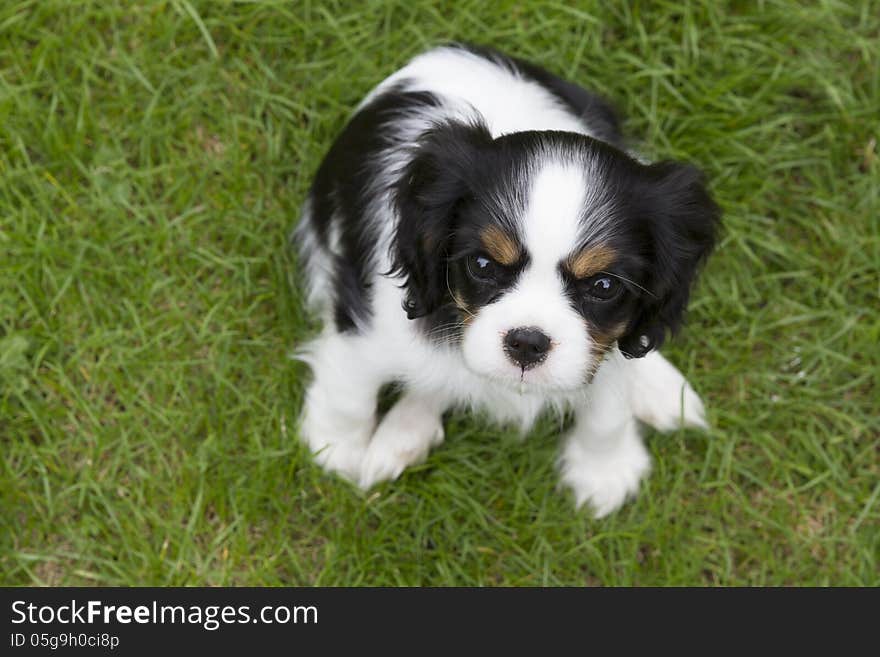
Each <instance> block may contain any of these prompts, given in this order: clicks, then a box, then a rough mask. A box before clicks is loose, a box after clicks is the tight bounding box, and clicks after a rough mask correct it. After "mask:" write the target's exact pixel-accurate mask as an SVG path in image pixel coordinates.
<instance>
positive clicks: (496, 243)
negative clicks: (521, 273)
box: [480, 226, 520, 267]
mask: <svg viewBox="0 0 880 657" xmlns="http://www.w3.org/2000/svg"><path fill="white" fill-rule="evenodd" d="M480 242H482V244H483V248H484V249H486V253H488V254H489V255H490V256H491V257H492V259H493V260H494V261H495V262H497V263H498V264H500V265H504V266H506V267H510V266H511V265H515V264H516V263H517V261H519V258H520V248H519V245H518V244H517V243H516V240H514V239H513V238H512V237H511V236H510V235H508V234H507V233H505V232H504V231H503V230H502V229H501V228H499V227H498V226H488V227H486V228H484V229H483V231H482V232H481V233H480Z"/></svg>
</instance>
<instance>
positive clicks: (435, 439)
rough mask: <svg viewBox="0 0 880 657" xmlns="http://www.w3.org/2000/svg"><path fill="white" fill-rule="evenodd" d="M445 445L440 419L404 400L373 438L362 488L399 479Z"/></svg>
mask: <svg viewBox="0 0 880 657" xmlns="http://www.w3.org/2000/svg"><path fill="white" fill-rule="evenodd" d="M441 442H443V424H442V423H441V419H440V416H439V415H438V414H437V413H434V412H432V411H431V410H430V409H428V408H426V407H425V406H423V405H421V404H419V403H418V402H417V401H415V400H410V399H407V398H404V399H401V400H400V401H399V402H398V403H397V405H395V406H394V407H393V408H392V409H391V410H390V411H388V414H387V415H386V416H385V418H384V419H383V420H382V422H381V423H380V424H379V428H378V429H376V433H375V434H373V438H372V440H371V441H370V445H369V447H368V448H367V452H366V454H365V456H364V460H363V466H362V468H361V473H360V486H361V488H363V489H365V490H366V489H367V488H370V487H371V486H374V485H375V484H378V483H379V482H381V481H386V480H389V479H397V477H399V476H400V474H401V473H402V472H403V471H404V470H405V469H406V468H408V467H409V466H411V465H416V464H417V463H421V462H422V461H424V460H425V459H426V458H427V457H428V452H429V451H430V450H431V448H432V447H434V446H435V445H439V444H440V443H441Z"/></svg>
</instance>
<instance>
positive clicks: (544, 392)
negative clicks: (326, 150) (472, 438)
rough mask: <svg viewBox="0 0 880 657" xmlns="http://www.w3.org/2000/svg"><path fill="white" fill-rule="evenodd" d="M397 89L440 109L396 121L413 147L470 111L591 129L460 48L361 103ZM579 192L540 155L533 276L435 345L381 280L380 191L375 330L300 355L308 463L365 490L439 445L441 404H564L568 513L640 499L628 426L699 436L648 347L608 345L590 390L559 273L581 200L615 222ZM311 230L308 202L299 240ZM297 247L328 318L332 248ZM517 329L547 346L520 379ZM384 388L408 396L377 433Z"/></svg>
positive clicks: (530, 220)
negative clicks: (451, 342) (451, 339)
mask: <svg viewBox="0 0 880 657" xmlns="http://www.w3.org/2000/svg"><path fill="white" fill-rule="evenodd" d="M401 81H406V82H405V84H406V85H407V87H408V88H412V89H416V90H425V91H431V92H433V93H435V94H436V95H437V96H438V97H440V98H441V99H442V105H441V107H439V108H437V109H436V112H435V114H434V115H432V116H413V117H401V120H400V123H399V124H396V125H395V129H396V130H401V131H403V133H404V134H406V135H411V137H412V139H413V140H414V139H415V138H416V137H417V136H418V135H419V134H420V133H421V132H422V131H423V130H424V129H425V128H427V127H428V126H429V125H430V123H431V122H432V121H433V120H436V119H439V118H442V117H444V116H447V117H448V116H459V117H461V116H467V115H472V114H473V113H474V112H478V113H479V114H480V115H481V117H482V118H483V119H484V120H485V122H486V123H487V125H488V126H489V128H490V130H491V132H492V134H493V135H494V136H498V135H500V134H504V133H508V132H514V131H518V130H535V129H538V130H567V131H573V132H581V133H585V134H589V126H587V125H585V124H584V123H583V122H582V121H581V120H580V119H578V118H576V117H574V116H572V115H571V114H569V113H568V112H567V111H566V110H565V109H564V108H563V107H561V106H560V104H559V103H558V102H557V101H556V99H555V98H553V97H552V96H551V95H550V94H549V93H548V92H547V91H546V90H544V89H543V88H542V87H540V86H539V85H537V84H535V83H533V82H530V81H528V80H524V79H522V78H520V77H519V76H517V75H515V74H514V73H512V72H511V71H509V70H507V69H506V68H504V67H500V66H498V65H495V64H493V63H491V62H487V61H486V60H484V59H482V58H480V57H477V56H475V55H473V54H471V53H467V52H465V51H462V50H457V49H448V48H441V49H437V50H434V51H430V52H428V53H426V54H424V55H421V56H419V57H417V58H416V59H414V60H413V61H412V62H411V63H410V64H409V65H407V66H406V67H405V68H403V69H401V70H400V71H398V72H397V73H396V74H394V75H392V76H391V77H390V78H388V79H387V80H386V81H385V82H383V83H382V84H380V85H379V87H377V89H376V90H374V92H373V93H372V94H371V95H370V96H368V98H367V99H366V100H365V101H364V102H365V103H366V102H367V101H368V100H369V99H370V98H371V97H373V95H374V94H376V93H379V92H381V91H382V90H383V89H385V88H387V87H388V86H389V85H392V84H395V83H399V82H401ZM406 157H407V156H406V154H405V153H397V152H394V153H389V154H386V155H385V156H384V157H383V159H382V161H380V162H377V163H376V166H377V167H380V170H382V171H384V172H387V173H386V177H385V178H384V179H383V180H385V181H387V180H391V178H392V177H393V176H394V175H396V174H398V173H399V172H400V170H401V169H402V167H403V166H404V165H405V163H406ZM587 183H588V181H585V180H584V178H583V174H582V172H581V170H580V169H576V168H570V167H567V166H565V164H564V163H563V162H561V161H560V160H559V159H558V158H556V157H554V155H553V154H552V153H548V154H547V158H546V161H545V162H543V163H542V169H541V171H539V172H538V173H537V175H536V176H535V178H534V183H533V187H532V189H531V190H530V191H529V194H528V207H527V213H526V216H525V218H524V220H523V223H522V226H523V228H524V238H525V244H526V247H527V249H528V250H529V253H530V255H531V256H532V258H531V262H530V264H529V266H528V269H527V271H525V272H523V274H522V276H521V278H520V279H519V281H518V283H517V287H516V289H515V290H514V291H512V292H509V293H507V294H505V295H504V296H503V297H502V299H501V300H499V301H498V302H497V303H494V304H490V305H489V306H487V307H485V308H483V309H482V310H481V311H480V312H479V314H478V316H477V317H476V318H475V319H474V320H473V322H472V323H471V325H470V326H469V327H468V328H467V329H466V330H465V332H464V339H463V343H462V346H461V347H452V346H444V345H438V344H437V343H435V342H433V341H431V340H430V339H429V338H428V337H426V336H425V335H424V334H422V333H421V332H420V331H419V329H418V327H417V326H416V323H415V322H412V321H410V320H408V319H407V318H406V315H405V313H404V312H403V311H402V310H401V302H402V301H403V291H402V290H401V288H400V286H399V281H398V280H396V279H391V278H389V277H387V276H385V275H383V274H381V273H379V272H384V271H387V270H388V269H389V265H390V256H389V253H388V248H389V246H390V244H391V235H392V231H393V227H394V221H395V217H394V212H393V210H392V208H391V206H390V202H389V197H388V194H387V192H386V191H385V190H384V186H383V184H380V186H379V188H377V189H376V196H375V200H374V203H373V204H372V206H371V209H370V211H369V216H368V217H365V220H368V221H372V222H375V223H376V228H377V230H376V234H377V236H378V243H379V248H378V250H377V251H378V255H377V262H376V263H375V271H376V272H377V273H376V274H375V275H374V277H373V279H372V281H371V283H372V288H371V290H372V313H371V321H370V322H369V325H368V326H363V327H360V328H361V330H360V331H359V333H357V334H338V333H335V332H334V331H333V329H332V326H331V324H330V323H329V322H328V323H327V325H326V328H325V331H324V333H322V334H321V335H320V336H319V337H317V338H316V339H315V340H313V341H312V342H311V343H309V344H308V345H307V346H306V347H305V348H304V349H303V351H302V352H301V353H300V355H299V357H300V358H301V359H302V360H304V361H305V362H307V363H308V364H309V365H310V367H311V369H312V371H313V373H314V379H313V381H312V382H311V384H310V385H309V388H308V390H307V393H306V398H305V403H304V407H303V412H302V417H301V423H300V434H301V437H302V439H303V440H304V442H305V443H306V445H308V447H309V449H310V450H311V451H312V452H314V453H315V455H316V460H317V461H318V463H320V464H321V465H322V466H323V467H325V468H326V469H328V470H330V471H333V472H337V473H339V474H341V475H342V476H344V477H346V478H347V479H349V480H351V481H353V482H356V483H358V484H359V485H361V486H362V487H364V488H368V487H370V486H372V485H374V484H376V483H378V482H380V481H383V480H388V479H394V478H396V477H398V476H399V475H400V474H401V472H402V471H403V470H404V469H405V468H406V467H408V466H409V465H412V464H414V463H418V462H420V461H422V460H424V459H425V458H426V456H427V454H428V451H429V450H430V449H431V447H433V446H435V445H437V444H439V443H440V442H441V441H442V439H443V428H442V422H441V416H442V414H443V412H444V411H446V410H447V409H450V408H452V407H459V408H461V407H464V408H474V409H481V410H483V411H486V412H488V413H489V414H490V415H491V416H492V417H493V418H494V419H495V420H497V421H498V422H500V423H504V424H513V425H515V426H517V427H519V428H520V429H521V430H522V431H526V430H528V428H529V427H531V426H532V424H533V423H534V421H535V419H536V418H537V417H538V416H539V415H540V414H541V413H542V412H543V411H544V410H545V409H548V408H551V409H556V410H559V411H562V410H565V409H574V411H575V416H576V424H575V426H574V428H573V430H572V431H571V433H570V434H569V435H568V436H567V438H566V442H565V446H564V448H563V451H562V454H561V457H560V471H561V480H562V483H563V484H564V485H565V486H567V487H568V488H570V489H571V490H572V491H573V493H574V497H575V501H576V503H577V505H578V506H581V505H588V506H589V507H590V508H592V510H593V511H594V513H595V514H596V515H597V516H602V515H606V514H607V513H610V512H612V511H614V510H615V509H617V508H618V507H619V506H620V505H621V504H623V502H624V501H625V500H626V499H627V498H628V497H629V496H631V495H633V494H635V492H636V491H637V490H638V487H639V483H640V481H641V480H642V478H643V477H644V476H645V475H646V474H647V473H648V471H649V470H650V459H649V456H648V453H647V451H646V449H645V447H644V446H643V445H642V442H641V438H640V437H639V429H638V425H637V422H636V420H637V419H638V420H642V421H644V422H647V423H649V424H651V425H653V426H655V427H656V428H658V429H661V430H669V429H672V428H675V427H678V426H681V425H685V426H697V427H705V426H706V424H705V419H704V411H703V406H702V403H701V401H700V399H699V397H698V396H697V395H696V393H695V392H694V391H693V389H692V388H691V387H690V386H689V385H688V384H687V382H686V381H685V380H684V378H683V376H682V375H681V373H680V372H678V370H676V369H675V367H673V366H672V365H671V364H670V363H669V362H668V361H666V360H665V359H664V358H663V357H662V356H661V355H659V354H657V353H654V354H650V355H648V356H646V357H645V358H643V359H638V360H626V359H624V358H623V357H622V356H621V355H620V353H619V352H617V351H616V350H614V351H613V352H612V353H611V354H610V355H609V356H608V357H607V358H606V359H605V360H604V362H602V364H601V366H600V367H599V368H598V370H597V372H596V376H595V378H594V379H593V381H592V383H591V384H589V385H587V384H586V383H585V381H586V376H585V375H586V373H587V372H588V370H590V365H591V363H592V362H593V359H594V358H597V357H598V356H599V355H598V354H597V353H594V348H593V347H594V345H593V344H592V343H591V341H590V339H589V334H588V332H587V330H586V327H585V325H584V323H583V320H582V318H581V317H580V316H579V315H578V314H577V313H576V312H575V311H574V310H572V308H571V307H570V305H569V304H568V302H567V301H566V300H565V299H564V297H563V295H562V281H561V279H560V276H559V273H558V268H557V265H558V263H559V262H560V261H561V260H562V259H563V258H565V257H566V256H567V255H568V254H569V252H570V250H571V249H572V248H573V247H574V245H575V238H576V236H577V235H578V232H577V231H578V230H579V227H578V224H577V210H578V208H580V207H582V206H583V205H584V200H585V194H589V195H591V196H590V199H591V202H592V204H593V205H594V206H595V207H596V208H597V210H596V211H595V212H594V215H595V216H594V217H591V218H590V222H589V228H590V229H592V230H595V231H599V230H606V229H607V228H608V226H609V225H611V224H612V223H613V222H611V219H612V218H611V217H609V216H608V215H607V213H603V212H602V203H601V195H602V190H598V189H591V188H590V186H589V184H587ZM308 221H309V209H308V207H306V208H305V211H304V217H303V222H304V228H303V229H302V233H303V234H305V235H308V227H307V224H308ZM331 230H333V227H331ZM336 230H337V232H338V226H337V227H336ZM581 230H582V227H581ZM331 234H332V233H331ZM301 243H302V244H303V247H302V248H303V252H304V256H305V258H306V267H305V270H306V274H307V276H308V277H309V281H310V287H309V290H310V294H309V299H310V302H311V303H312V305H313V306H314V307H316V308H320V309H324V310H325V311H326V309H327V308H329V307H332V296H333V289H332V288H333V285H332V281H331V279H330V277H329V276H330V269H329V266H328V265H329V260H328V258H329V256H330V254H328V253H326V252H325V251H323V249H321V248H320V247H318V246H317V245H316V244H315V243H314V241H312V242H309V241H308V239H306V240H304V241H301ZM331 251H332V246H331ZM518 326H537V327H540V328H541V329H542V330H544V331H545V332H546V333H547V335H549V336H550V337H551V339H552V341H553V347H552V349H551V351H550V353H549V354H548V357H547V359H546V361H545V362H544V363H542V364H541V365H539V366H537V367H535V368H533V369H530V370H526V371H525V372H522V371H521V370H520V369H519V368H518V367H515V366H514V365H512V364H511V363H510V362H509V361H508V360H507V359H506V357H505V356H504V353H503V350H502V343H501V338H502V336H503V335H504V334H505V333H506V332H507V331H508V330H509V329H511V328H516V327H518ZM391 381H396V382H399V383H401V384H402V385H403V387H404V389H405V393H404V395H403V396H402V398H401V399H400V400H399V401H398V403H397V404H396V405H395V406H394V407H393V408H392V409H391V411H389V413H388V414H387V415H386V416H385V417H384V418H383V419H382V421H381V422H380V423H379V425H378V428H377V427H376V400H377V394H378V391H379V389H380V387H381V386H382V385H383V384H385V383H388V382H391Z"/></svg>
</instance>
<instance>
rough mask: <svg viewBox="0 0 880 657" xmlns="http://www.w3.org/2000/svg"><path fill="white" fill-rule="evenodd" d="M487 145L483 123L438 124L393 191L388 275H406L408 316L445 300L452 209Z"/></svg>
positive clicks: (422, 139)
mask: <svg viewBox="0 0 880 657" xmlns="http://www.w3.org/2000/svg"><path fill="white" fill-rule="evenodd" d="M491 143H492V136H491V135H490V134H489V132H488V130H487V129H486V128H485V127H484V126H481V125H471V124H466V123H460V122H449V123H443V124H440V125H437V126H435V127H434V128H432V129H431V130H428V131H427V132H425V133H424V134H423V135H422V136H421V137H420V138H419V145H418V147H417V150H416V153H415V156H414V158H413V159H412V160H411V161H410V162H409V164H407V166H406V167H405V168H404V170H403V172H402V175H401V177H400V180H399V182H398V183H397V184H396V185H395V187H394V189H393V190H392V198H393V202H394V205H395V207H396V209H397V215H398V219H397V221H398V223H397V227H396V229H395V233H394V244H393V247H392V256H393V261H392V267H391V272H390V273H391V274H393V275H398V276H403V278H404V281H403V286H404V287H405V288H406V300H405V301H404V304H403V307H404V310H406V315H407V317H408V318H409V319H415V318H417V317H423V316H424V315H429V314H430V313H432V312H434V311H435V310H436V309H437V308H439V307H440V306H441V305H442V304H443V302H444V299H445V298H446V294H447V292H448V290H447V286H446V267H447V262H446V260H447V249H448V244H449V240H450V238H451V236H452V232H453V230H454V223H455V212H456V207H457V205H458V204H459V203H460V201H461V200H462V199H464V198H465V197H467V196H468V195H469V194H470V191H471V188H470V185H471V183H472V182H473V178H474V172H475V170H476V167H477V162H478V160H479V158H480V154H481V152H482V151H483V150H484V149H486V148H487V147H488V146H489V145H490V144H491Z"/></svg>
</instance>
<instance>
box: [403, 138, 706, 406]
mask: <svg viewBox="0 0 880 657" xmlns="http://www.w3.org/2000/svg"><path fill="white" fill-rule="evenodd" d="M394 199H395V203H396V207H397V210H398V214H399V223H398V226H397V231H396V234H395V244H394V271H395V272H396V273H397V274H400V275H402V276H403V277H404V285H405V288H406V301H405V303H404V308H405V310H406V312H407V314H408V316H409V317H410V319H416V318H424V319H423V320H422V321H427V328H429V329H430V330H431V331H432V334H433V335H435V336H440V337H442V338H443V339H445V340H449V341H452V342H454V343H455V344H459V345H460V348H461V349H462V352H463V356H464V361H465V363H466V365H467V367H468V368H469V369H471V370H472V371H474V372H476V373H478V374H481V375H485V376H487V377H489V378H492V379H495V380H499V381H503V382H510V383H512V384H515V385H517V386H522V385H525V386H527V387H532V386H534V387H536V388H553V389H572V388H576V387H578V386H580V385H583V384H584V383H586V382H587V381H589V380H590V377H591V376H592V374H593V373H594V372H595V370H596V368H597V367H598V365H599V363H600V362H601V360H602V357H603V355H604V354H605V353H606V352H607V351H608V350H609V349H611V348H612V347H613V345H614V343H615V342H616V343H617V344H618V345H619V347H620V350H621V352H622V353H623V354H624V355H626V356H629V357H640V356H643V355H644V354H646V353H647V352H648V351H650V350H651V349H654V348H656V347H658V346H659V345H660V343H661V342H662V341H663V339H664V337H665V335H666V333H667V332H670V331H672V332H674V331H675V330H676V329H677V328H678V326H679V324H680V323H681V320H682V316H683V314H684V310H685V307H686V305H687V300H688V295H689V292H690V289H691V285H692V281H693V279H694V277H695V274H696V271H697V268H698V266H699V264H700V263H701V261H702V260H703V259H704V258H705V257H706V255H707V254H708V253H709V251H710V250H711V248H712V246H713V244H714V241H715V235H716V228H717V223H718V217H719V213H718V209H717V206H716V205H715V204H714V202H713V201H712V199H711V198H710V196H709V194H708V192H707V191H706V188H705V186H704V182H703V176H702V175H701V173H700V172H699V171H698V170H697V169H695V168H694V167H692V166H690V165H686V164H680V163H674V162H661V163H657V164H651V165H644V164H641V163H639V162H637V161H636V160H634V159H632V158H631V157H629V156H628V155H626V154H625V153H623V152H622V151H619V150H617V149H615V148H613V147H611V146H609V145H607V144H605V143H603V142H601V141H597V140H595V139H591V138H590V137H586V136H583V135H578V134H573V133H564V132H519V133H515V134H510V135H506V136H502V137H499V138H497V139H493V138H492V137H491V135H490V134H489V133H488V131H487V130H486V129H485V128H483V127H482V126H479V125H471V124H464V123H447V124H443V125H440V126H437V127H435V128H434V129H432V130H431V131H429V132H427V133H425V135H424V136H423V138H422V140H421V141H420V144H419V147H418V150H417V152H416V154H415V157H414V158H413V160H412V161H411V162H410V164H409V165H408V166H407V168H406V169H405V171H404V174H403V176H402V177H401V179H400V182H399V183H398V185H397V187H396V189H395V190H394Z"/></svg>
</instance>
